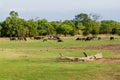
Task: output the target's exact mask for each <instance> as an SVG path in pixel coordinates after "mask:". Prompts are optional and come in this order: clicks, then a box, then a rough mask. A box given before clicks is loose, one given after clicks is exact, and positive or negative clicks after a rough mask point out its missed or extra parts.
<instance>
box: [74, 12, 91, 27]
mask: <svg viewBox="0 0 120 80" xmlns="http://www.w3.org/2000/svg"><path fill="white" fill-rule="evenodd" d="M74 20H75V21H76V23H79V22H82V24H83V25H84V26H85V25H86V23H87V22H89V21H90V20H91V19H90V18H89V16H88V14H85V13H81V14H78V15H76V16H75V19H74Z"/></svg>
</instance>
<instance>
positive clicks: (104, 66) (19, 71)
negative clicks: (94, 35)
mask: <svg viewBox="0 0 120 80" xmlns="http://www.w3.org/2000/svg"><path fill="white" fill-rule="evenodd" d="M101 44H102V45H103V44H120V40H119V39H118V40H115V41H109V40H101V41H98V40H93V41H88V42H85V41H76V40H74V39H73V38H68V39H67V38H66V39H64V42H62V43H58V42H56V41H47V42H42V41H34V40H29V41H26V42H25V41H9V40H5V41H2V40H1V42H0V80H119V79H120V77H119V76H120V64H119V63H117V64H110V63H104V62H103V63H100V62H99V61H93V62H70V61H65V60H60V59H59V53H63V54H64V55H67V56H77V57H82V56H84V55H83V54H82V53H83V51H85V52H87V53H88V54H89V55H93V54H96V53H99V52H102V53H103V55H104V58H112V57H116V56H115V55H114V54H118V53H114V51H111V50H94V49H93V50H89V49H88V50H78V49H67V48H69V47H82V46H91V45H101Z"/></svg>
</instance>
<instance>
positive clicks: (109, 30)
mask: <svg viewBox="0 0 120 80" xmlns="http://www.w3.org/2000/svg"><path fill="white" fill-rule="evenodd" d="M99 17H100V16H98V15H95V14H92V15H88V14H86V13H81V14H78V15H76V16H75V18H74V19H73V20H65V21H51V22H49V21H47V20H46V19H40V20H35V19H31V20H25V19H21V18H19V15H18V13H17V12H15V11H11V12H10V13H9V16H8V17H7V18H6V20H5V21H3V22H0V36H1V37H33V36H44V35H65V36H66V35H71V36H74V35H84V36H86V35H89V34H92V35H98V34H118V35H120V22H117V21H113V20H103V21H101V22H99V21H97V20H98V19H99Z"/></svg>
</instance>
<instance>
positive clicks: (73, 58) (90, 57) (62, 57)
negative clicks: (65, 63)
mask: <svg viewBox="0 0 120 80" xmlns="http://www.w3.org/2000/svg"><path fill="white" fill-rule="evenodd" d="M83 54H84V55H85V57H68V56H65V55H63V54H61V53H60V54H59V55H60V59H63V60H70V61H93V60H97V59H101V58H103V55H102V53H98V54H96V55H92V56H88V55H87V54H86V53H85V52H84V53H83Z"/></svg>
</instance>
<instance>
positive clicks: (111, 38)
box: [10, 36, 115, 42]
mask: <svg viewBox="0 0 120 80" xmlns="http://www.w3.org/2000/svg"><path fill="white" fill-rule="evenodd" d="M95 38H96V39H98V40H101V39H102V38H101V37H94V36H88V37H77V38H76V39H75V40H81V41H90V40H93V39H95ZM30 39H33V40H43V42H45V41H47V40H57V42H63V40H62V39H61V38H60V37H58V36H49V37H48V38H44V37H41V36H36V37H32V38H30ZM114 39H115V38H114V37H113V36H111V37H109V40H114ZM10 40H11V41H12V40H24V41H27V38H26V37H10Z"/></svg>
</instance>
